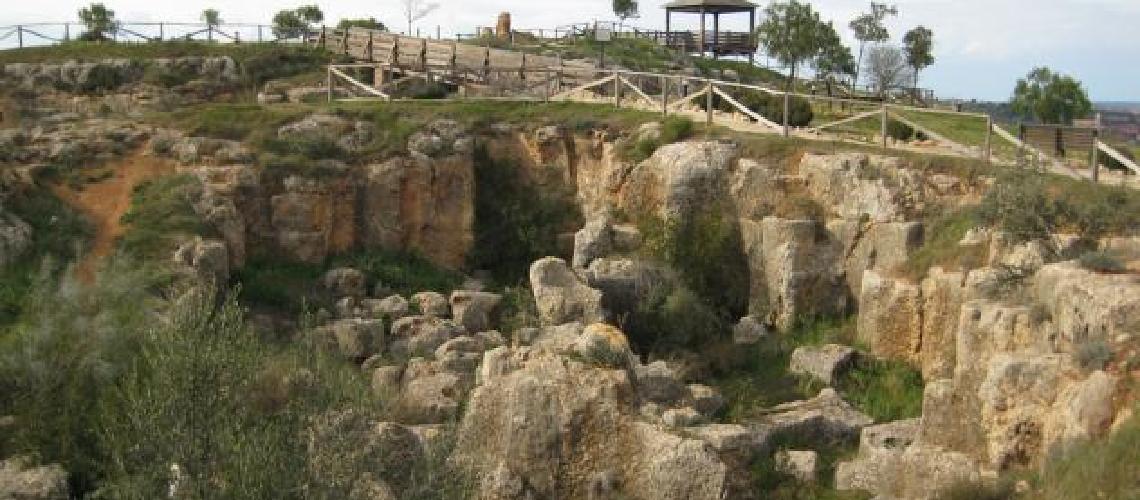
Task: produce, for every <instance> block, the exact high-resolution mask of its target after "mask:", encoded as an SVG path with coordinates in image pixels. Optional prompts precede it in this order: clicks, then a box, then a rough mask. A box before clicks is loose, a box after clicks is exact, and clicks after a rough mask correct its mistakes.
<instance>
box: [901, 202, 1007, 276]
mask: <svg viewBox="0 0 1140 500" xmlns="http://www.w3.org/2000/svg"><path fill="white" fill-rule="evenodd" d="M934 213H936V214H938V215H937V216H935V217H934V218H933V221H931V222H928V223H927V224H926V231H925V235H924V236H925V237H924V239H923V240H924V241H923V245H922V247H921V248H919V249H918V251H917V252H914V253H913V254H911V256H910V258H909V259H908V260H907V262H906V264H905V265H904V266H903V268H904V270H905V271H906V272H907V274H908V275H909V276H910V277H911V278H913V279H915V280H919V279H922V278H923V277H925V276H926V273H927V272H928V271H929V270H930V268H932V267H935V266H940V267H943V268H945V269H947V270H950V271H954V270H970V269H974V268H977V267H981V266H982V265H983V264H985V256H986V254H987V253H988V252H989V248H986V247H985V246H984V245H979V246H975V247H969V246H962V245H959V242H961V241H962V239H963V238H965V237H966V233H967V232H968V231H969V230H971V229H974V228H976V227H979V226H981V225H982V222H981V220H980V219H979V217H978V215H977V213H976V211H975V210H974V209H972V208H965V209H959V210H949V211H943V210H935V211H934Z"/></svg>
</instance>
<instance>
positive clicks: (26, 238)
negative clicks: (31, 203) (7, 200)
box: [0, 206, 32, 267]
mask: <svg viewBox="0 0 1140 500" xmlns="http://www.w3.org/2000/svg"><path fill="white" fill-rule="evenodd" d="M31 238H32V228H31V226H29V225H28V224H27V223H25V222H24V221H22V220H20V218H19V217H16V216H15V215H12V214H9V213H6V212H4V208H3V207H2V206H0V267H4V266H5V265H7V264H8V263H10V262H12V261H14V260H16V258H18V257H19V256H20V255H22V254H23V253H24V251H25V250H27V248H28V246H29V245H30V244H31Z"/></svg>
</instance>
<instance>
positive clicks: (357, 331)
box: [313, 318, 385, 362]
mask: <svg viewBox="0 0 1140 500" xmlns="http://www.w3.org/2000/svg"><path fill="white" fill-rule="evenodd" d="M313 335H315V336H316V340H317V341H318V343H319V344H318V345H322V346H324V347H325V348H328V349H330V350H332V351H333V352H336V353H339V354H340V355H341V356H342V357H344V358H345V359H348V360H352V361H357V362H361V361H364V360H365V359H368V358H369V357H370V356H372V355H373V354H377V353H379V352H381V351H383V350H384V344H385V342H384V340H385V338H384V322H383V321H382V320H378V319H360V318H349V319H341V320H338V321H336V322H334V323H333V324H331V325H328V326H323V327H319V328H317V329H315V330H314V331H313Z"/></svg>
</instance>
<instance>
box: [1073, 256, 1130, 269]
mask: <svg viewBox="0 0 1140 500" xmlns="http://www.w3.org/2000/svg"><path fill="white" fill-rule="evenodd" d="M1077 262H1078V263H1080V265H1081V267H1083V268H1085V269H1087V270H1089V271H1093V272H1097V273H1105V274H1116V273H1122V272H1124V271H1125V267H1124V263H1123V262H1120V259H1118V258H1116V256H1115V255H1112V254H1111V253H1108V252H1088V253H1085V254H1084V255H1082V256H1081V258H1080V259H1078V260H1077Z"/></svg>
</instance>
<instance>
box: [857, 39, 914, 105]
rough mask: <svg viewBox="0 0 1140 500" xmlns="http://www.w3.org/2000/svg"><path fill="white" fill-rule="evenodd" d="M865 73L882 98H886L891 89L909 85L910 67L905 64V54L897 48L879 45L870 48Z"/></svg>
mask: <svg viewBox="0 0 1140 500" xmlns="http://www.w3.org/2000/svg"><path fill="white" fill-rule="evenodd" d="M867 73H868V74H869V76H870V79H871V86H873V87H874V88H875V91H876V92H877V93H878V94H879V96H880V97H883V98H886V96H887V92H888V91H890V90H891V89H897V88H900V87H904V86H906V85H907V84H908V83H910V66H909V65H908V64H907V60H906V53H904V52H903V50H902V49H900V48H898V47H893V46H889V45H881V46H878V47H874V48H872V49H871V50H870V51H869V52H868V53H867Z"/></svg>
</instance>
